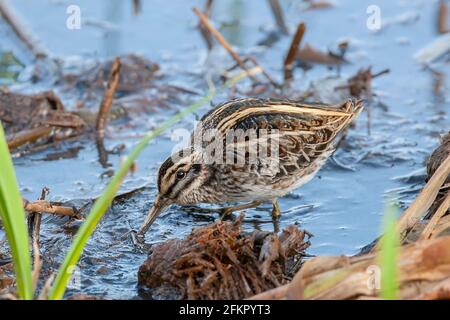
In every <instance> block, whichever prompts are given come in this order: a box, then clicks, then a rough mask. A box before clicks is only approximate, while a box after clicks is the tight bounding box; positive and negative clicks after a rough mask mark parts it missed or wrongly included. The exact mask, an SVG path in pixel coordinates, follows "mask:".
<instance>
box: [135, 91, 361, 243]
mask: <svg viewBox="0 0 450 320" xmlns="http://www.w3.org/2000/svg"><path fill="white" fill-rule="evenodd" d="M362 109H363V102H362V100H358V99H356V98H348V99H346V100H344V101H343V102H341V103H339V104H336V105H329V104H321V103H305V102H298V101H295V100H290V99H275V98H240V99H234V100H231V101H227V102H224V103H221V104H219V105H217V106H216V107H215V108H213V109H211V110H210V111H209V112H207V113H206V114H205V115H204V116H203V117H202V118H201V120H200V121H199V123H198V124H197V126H196V127H195V129H194V131H193V132H192V134H191V138H190V143H189V145H188V146H187V147H185V148H184V149H182V150H179V151H177V152H174V153H173V154H172V155H171V156H169V157H168V158H167V159H166V160H165V161H164V162H163V163H162V165H161V166H160V168H159V171H158V179H157V187H158V193H157V195H156V198H155V201H154V202H153V205H152V207H151V208H150V210H149V212H148V214H147V216H146V218H145V220H144V222H143V224H142V226H141V227H140V229H139V231H138V235H139V236H144V235H145V233H146V232H147V231H148V229H149V227H150V226H151V224H152V223H153V222H154V221H155V219H156V218H157V216H158V215H159V214H160V213H161V212H163V211H164V210H165V209H166V208H168V207H169V206H171V205H173V204H177V205H181V206H192V205H197V204H200V203H214V204H224V203H241V202H242V204H238V205H235V206H229V207H223V208H221V209H218V211H219V212H220V213H222V215H223V216H226V215H228V214H230V213H232V212H234V211H240V210H244V209H248V208H255V207H257V206H259V205H261V204H262V203H265V202H271V203H272V216H273V217H274V218H278V217H279V216H280V214H281V211H280V206H279V204H278V198H280V197H283V196H284V195H286V194H287V193H289V192H291V191H293V190H294V189H297V188H299V187H300V186H302V185H304V184H305V183H307V182H308V181H310V180H311V179H312V178H313V177H314V176H315V174H316V173H317V172H318V171H319V169H320V168H321V167H322V166H323V165H324V164H325V162H326V160H327V159H328V158H329V157H330V155H331V154H332V153H333V152H334V151H335V150H336V148H337V145H338V143H339V141H340V140H341V139H342V137H344V134H345V132H346V131H347V128H348V127H349V125H350V124H351V123H352V121H353V120H354V119H355V118H356V117H357V116H358V114H359V113H360V112H361V110H362ZM207 133H208V134H207Z"/></svg>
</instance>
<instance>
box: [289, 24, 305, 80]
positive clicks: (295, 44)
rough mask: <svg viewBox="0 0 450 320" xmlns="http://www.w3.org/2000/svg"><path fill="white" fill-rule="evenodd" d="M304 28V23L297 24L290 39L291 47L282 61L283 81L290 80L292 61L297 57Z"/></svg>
mask: <svg viewBox="0 0 450 320" xmlns="http://www.w3.org/2000/svg"><path fill="white" fill-rule="evenodd" d="M305 30H306V26H305V24H304V23H299V24H298V26H297V31H296V32H295V35H294V38H292V42H291V46H290V47H289V51H288V54H287V55H286V58H285V59H284V80H289V79H292V70H293V68H294V61H295V58H296V56H297V52H298V48H299V46H300V43H301V41H302V39H303V35H304V34H305Z"/></svg>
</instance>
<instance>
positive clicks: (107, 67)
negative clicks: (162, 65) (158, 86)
mask: <svg viewBox="0 0 450 320" xmlns="http://www.w3.org/2000/svg"><path fill="white" fill-rule="evenodd" d="M114 61H115V59H112V60H108V61H106V62H104V63H100V64H96V65H95V66H93V67H90V68H89V69H87V70H80V71H79V73H78V72H77V73H66V74H65V75H64V76H63V79H62V82H63V85H64V86H65V88H66V90H67V91H69V90H73V89H74V88H76V89H78V90H79V91H80V92H82V93H84V94H85V96H86V97H85V98H90V97H91V96H92V95H93V94H94V93H97V92H98V91H101V92H103V90H104V89H105V85H106V83H107V82H108V80H109V78H110V74H111V69H112V68H113V66H114ZM120 61H121V70H120V81H119V84H118V87H117V91H118V93H121V94H129V93H132V92H137V91H139V90H141V89H145V88H149V87H151V86H152V80H153V79H155V77H157V75H156V72H157V71H158V70H159V66H158V65H157V64H156V63H153V62H152V61H150V60H148V59H146V58H143V57H140V56H138V55H136V54H128V55H125V56H121V57H120Z"/></svg>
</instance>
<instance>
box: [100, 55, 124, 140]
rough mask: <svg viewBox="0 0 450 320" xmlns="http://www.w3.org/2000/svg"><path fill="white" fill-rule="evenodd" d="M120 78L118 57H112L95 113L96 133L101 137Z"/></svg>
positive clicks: (103, 133)
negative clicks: (102, 93) (111, 63)
mask: <svg viewBox="0 0 450 320" xmlns="http://www.w3.org/2000/svg"><path fill="white" fill-rule="evenodd" d="M119 79H120V58H118V57H117V58H116V59H114V63H113V65H112V67H111V72H110V75H109V81H108V85H107V86H106V89H105V93H104V95H103V100H102V103H101V104H100V109H99V110H98V115H97V123H96V129H97V135H98V137H100V138H101V139H102V138H103V137H104V135H105V127H106V124H107V122H108V114H109V110H110V109H111V106H112V102H113V99H114V94H115V93H116V90H117V87H118V86H119Z"/></svg>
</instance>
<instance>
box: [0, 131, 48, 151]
mask: <svg viewBox="0 0 450 320" xmlns="http://www.w3.org/2000/svg"><path fill="white" fill-rule="evenodd" d="M52 130H53V128H51V127H47V126H42V127H37V128H34V129H30V130H23V131H20V132H18V133H16V134H14V135H13V136H10V137H8V138H7V139H6V140H7V143H8V148H9V150H14V149H16V148H18V147H20V146H22V145H24V144H26V143H32V142H35V141H37V140H39V139H40V138H43V137H46V136H48V135H49V134H50V133H51V132H52Z"/></svg>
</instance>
